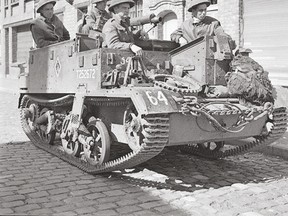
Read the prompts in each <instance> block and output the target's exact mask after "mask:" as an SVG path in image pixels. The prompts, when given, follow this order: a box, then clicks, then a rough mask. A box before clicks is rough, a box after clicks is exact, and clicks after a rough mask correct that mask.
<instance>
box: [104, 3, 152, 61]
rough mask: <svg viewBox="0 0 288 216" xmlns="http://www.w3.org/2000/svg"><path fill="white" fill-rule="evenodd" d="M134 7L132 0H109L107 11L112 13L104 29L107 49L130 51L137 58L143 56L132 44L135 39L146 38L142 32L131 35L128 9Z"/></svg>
mask: <svg viewBox="0 0 288 216" xmlns="http://www.w3.org/2000/svg"><path fill="white" fill-rule="evenodd" d="M134 5H135V2H134V1H133V0H110V1H109V2H108V10H109V11H110V12H112V13H113V17H112V18H111V19H109V20H108V21H107V22H106V23H105V25H104V27H103V33H104V34H105V44H106V46H107V47H108V48H114V49H126V50H131V51H132V52H133V53H135V54H136V55H138V56H142V55H143V50H142V48H141V47H139V46H137V45H135V44H134V41H135V39H139V38H140V37H148V36H147V34H146V33H144V32H143V31H142V30H139V31H137V33H135V34H134V33H133V32H132V31H131V26H130V21H129V9H130V8H131V7H133V6H134Z"/></svg>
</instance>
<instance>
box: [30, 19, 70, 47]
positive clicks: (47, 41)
mask: <svg viewBox="0 0 288 216" xmlns="http://www.w3.org/2000/svg"><path fill="white" fill-rule="evenodd" d="M30 30H31V32H32V36H33V39H34V41H35V43H36V44H37V48H42V47H45V46H49V45H51V44H54V43H57V42H60V41H65V40H69V39H70V35H69V32H68V30H67V29H66V28H65V26H64V25H63V23H62V22H61V20H60V19H59V18H58V17H57V16H56V15H53V17H52V18H51V21H50V22H49V21H48V20H47V19H45V18H44V17H43V16H40V17H38V18H36V19H35V20H33V21H32V23H31V25H30Z"/></svg>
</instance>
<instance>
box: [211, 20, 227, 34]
mask: <svg viewBox="0 0 288 216" xmlns="http://www.w3.org/2000/svg"><path fill="white" fill-rule="evenodd" d="M213 24H214V34H215V35H223V34H225V33H224V29H223V28H222V26H221V24H220V22H219V21H214V22H213Z"/></svg>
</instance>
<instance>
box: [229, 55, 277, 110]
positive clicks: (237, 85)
mask: <svg viewBox="0 0 288 216" xmlns="http://www.w3.org/2000/svg"><path fill="white" fill-rule="evenodd" d="M231 69H232V72H229V73H227V77H226V78H227V87H228V91H229V94H231V95H236V96H240V97H243V98H244V99H245V100H247V101H249V102H251V103H253V104H256V105H263V104H264V103H265V102H272V103H274V98H273V96H272V90H273V87H272V85H271V81H270V80H269V78H268V73H267V72H266V71H264V69H263V67H262V66H261V65H259V64H258V63H257V62H256V61H254V60H253V59H252V58H250V57H249V56H242V55H237V56H236V57H234V59H233V60H232V62H231Z"/></svg>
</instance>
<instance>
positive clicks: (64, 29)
mask: <svg viewBox="0 0 288 216" xmlns="http://www.w3.org/2000/svg"><path fill="white" fill-rule="evenodd" d="M63 40H70V34H69V31H68V30H67V29H66V28H65V26H64V25H63Z"/></svg>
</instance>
